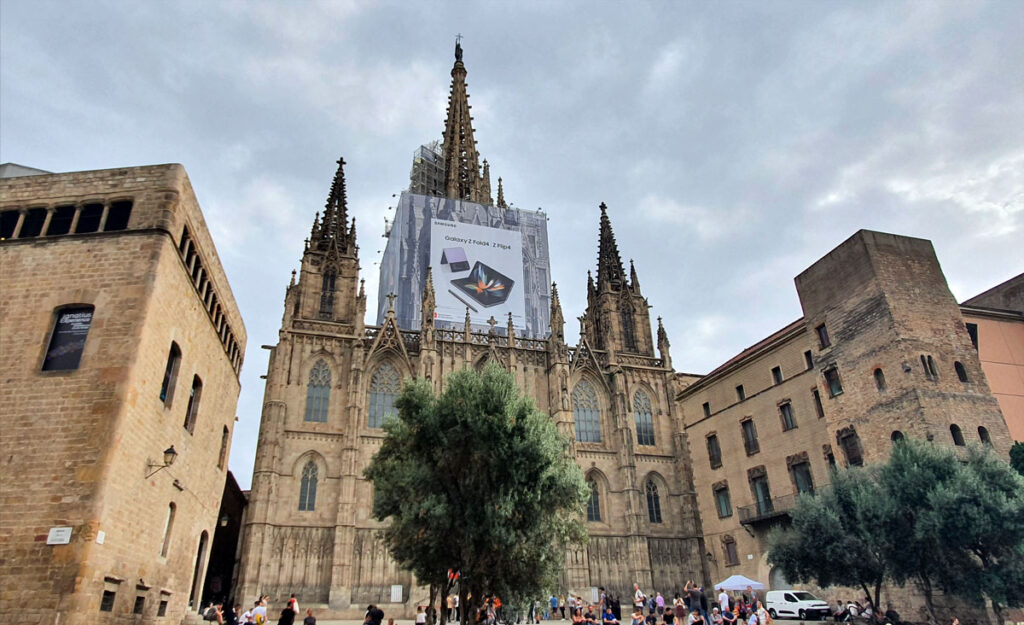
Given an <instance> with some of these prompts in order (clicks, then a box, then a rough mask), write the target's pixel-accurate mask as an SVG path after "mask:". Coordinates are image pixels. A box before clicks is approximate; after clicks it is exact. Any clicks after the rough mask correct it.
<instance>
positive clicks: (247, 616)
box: [203, 595, 384, 625]
mask: <svg viewBox="0 0 1024 625" xmlns="http://www.w3.org/2000/svg"><path fill="white" fill-rule="evenodd" d="M269 602H270V595H264V596H262V597H260V598H259V599H257V600H256V601H255V602H253V605H252V607H251V608H248V609H247V610H244V611H243V609H242V606H241V604H238V603H235V604H231V603H230V602H229V603H228V604H227V605H224V604H223V603H211V604H210V605H209V606H207V608H206V609H205V610H203V620H206V621H210V622H211V623H218V624H219V625H273V624H272V622H271V620H270V616H269V615H268V613H267V604H268V603H269ZM383 614H384V613H383V612H382V613H381V616H383ZM298 622H301V623H302V625H316V617H315V616H313V610H312V609H310V608H307V609H306V616H305V618H303V619H302V620H301V621H299V600H298V599H296V598H295V595H292V596H291V597H289V599H288V601H287V602H286V603H285V606H284V607H283V608H282V609H281V614H280V616H279V617H278V619H277V625H296V623H298ZM375 625H380V622H379V621H378V622H377V623H375Z"/></svg>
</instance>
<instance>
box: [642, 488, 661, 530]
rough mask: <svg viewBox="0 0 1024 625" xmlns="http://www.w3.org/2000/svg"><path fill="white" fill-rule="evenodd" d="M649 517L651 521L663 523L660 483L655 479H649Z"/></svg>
mask: <svg viewBox="0 0 1024 625" xmlns="http://www.w3.org/2000/svg"><path fill="white" fill-rule="evenodd" d="M645 490H646V492H647V518H648V520H650V522H651V523H661V497H659V496H658V485H657V484H655V483H654V480H650V479H649V480H647V486H646V487H645Z"/></svg>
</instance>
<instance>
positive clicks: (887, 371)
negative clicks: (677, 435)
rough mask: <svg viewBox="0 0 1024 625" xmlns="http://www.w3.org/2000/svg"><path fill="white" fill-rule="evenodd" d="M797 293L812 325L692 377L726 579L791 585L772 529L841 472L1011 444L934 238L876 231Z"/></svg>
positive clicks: (697, 451)
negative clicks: (771, 562) (911, 444)
mask: <svg viewBox="0 0 1024 625" xmlns="http://www.w3.org/2000/svg"><path fill="white" fill-rule="evenodd" d="M796 286H797V293H798V295H799V297H800V302H801V304H802V306H803V311H804V316H803V317H802V318H801V319H798V320H796V321H794V322H793V323H791V324H789V325H788V326H786V327H785V328H783V329H781V330H779V331H778V332H776V333H774V334H772V335H771V336H769V337H767V338H765V339H764V340H762V341H760V342H758V343H757V344H755V345H753V346H751V347H750V348H748V349H746V350H744V351H743V352H741V353H740V354H738V355H737V356H735V357H734V358H732V359H730V360H729V361H728V362H726V363H725V364H723V365H722V366H720V367H718V368H717V369H715V370H714V371H712V372H711V373H709V374H707V375H706V376H703V377H700V378H696V377H686V378H682V377H681V378H680V379H679V382H680V384H681V385H682V386H683V388H682V389H681V390H680V391H679V393H678V394H677V397H676V400H677V405H678V410H679V411H680V412H681V413H682V417H683V419H684V421H685V428H686V434H687V438H688V440H689V441H690V443H691V447H690V453H691V457H692V461H693V471H694V484H695V485H696V488H697V500H698V502H699V504H700V516H701V518H702V520H703V531H704V537H705V541H706V543H707V548H708V554H709V555H710V560H711V565H712V569H713V570H714V572H715V578H716V579H723V578H725V577H727V576H729V575H732V574H735V573H740V574H743V575H746V576H748V577H751V578H754V579H758V580H761V581H765V582H769V583H770V584H771V586H772V587H774V588H780V587H782V588H785V587H788V586H786V582H785V580H784V579H783V578H782V576H781V574H780V572H778V571H774V570H770V569H769V567H768V564H767V562H766V559H765V555H766V554H765V551H766V546H765V540H764V539H765V537H766V533H767V530H768V529H770V528H771V527H772V526H773V525H775V524H776V523H777V522H778V521H779V520H780V519H781V518H783V517H784V516H785V515H786V514H787V511H788V510H789V509H790V508H791V507H792V506H793V505H794V504H795V502H796V497H797V495H798V494H799V493H801V492H806V491H813V489H815V488H820V487H821V486H824V485H827V484H828V482H829V467H830V466H836V465H838V466H849V465H860V464H863V463H868V462H875V461H879V460H884V459H885V458H886V457H887V455H888V453H889V450H890V449H891V445H892V441H893V440H895V439H897V438H901V437H914V438H920V439H927V440H934V441H936V442H938V443H940V444H946V445H950V446H960V445H964V444H965V443H966V442H968V441H982V442H987V443H990V444H991V445H992V446H993V447H995V449H996V450H997V451H998V452H999V453H1000V454H1002V455H1005V454H1006V453H1007V452H1008V450H1009V447H1010V445H1011V438H1010V434H1009V431H1008V429H1007V426H1006V423H1005V421H1004V419H1003V416H1002V414H1001V412H1000V410H999V405H998V403H997V401H996V398H995V397H994V396H993V394H992V392H991V390H990V389H989V386H988V383H987V381H986V375H985V372H984V370H983V367H982V362H981V360H980V359H979V356H978V352H977V351H976V349H975V348H974V346H973V345H972V341H971V336H970V334H969V333H968V328H967V327H966V325H965V322H964V315H963V314H962V312H961V308H960V306H959V305H958V304H957V303H956V301H955V300H954V299H953V296H952V295H951V294H950V292H949V289H948V287H947V286H946V281H945V278H944V276H943V274H942V271H941V269H940V268H939V263H938V260H937V259H936V257H935V253H934V250H933V249H932V246H931V243H930V242H929V241H926V240H922V239H915V238H910V237H903V236H896V235H891V234H883V233H879V232H871V231H866V230H862V231H860V232H858V233H856V234H855V235H853V236H852V237H850V238H849V239H848V240H847V241H845V242H844V243H842V244H841V245H840V246H839V247H837V248H836V249H834V250H832V251H831V252H830V253H829V254H827V255H826V256H825V257H824V258H822V259H821V260H819V261H818V262H816V263H815V264H814V265H812V266H811V267H810V268H808V269H807V270H806V271H804V272H803V273H802V274H800V275H799V276H797V278H796ZM1019 388H1020V386H1019V385H1018V393H1019Z"/></svg>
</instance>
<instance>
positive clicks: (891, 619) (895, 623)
mask: <svg viewBox="0 0 1024 625" xmlns="http://www.w3.org/2000/svg"><path fill="white" fill-rule="evenodd" d="M885 622H886V623H888V624H889V625H900V613H899V612H897V611H896V610H893V609H892V604H891V603H890V604H888V605H886V606H885Z"/></svg>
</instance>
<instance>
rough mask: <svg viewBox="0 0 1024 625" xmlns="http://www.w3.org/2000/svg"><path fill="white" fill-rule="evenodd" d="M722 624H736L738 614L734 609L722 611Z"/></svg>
mask: <svg viewBox="0 0 1024 625" xmlns="http://www.w3.org/2000/svg"><path fill="white" fill-rule="evenodd" d="M722 625H736V615H735V614H733V612H732V610H726V611H725V612H722Z"/></svg>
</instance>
